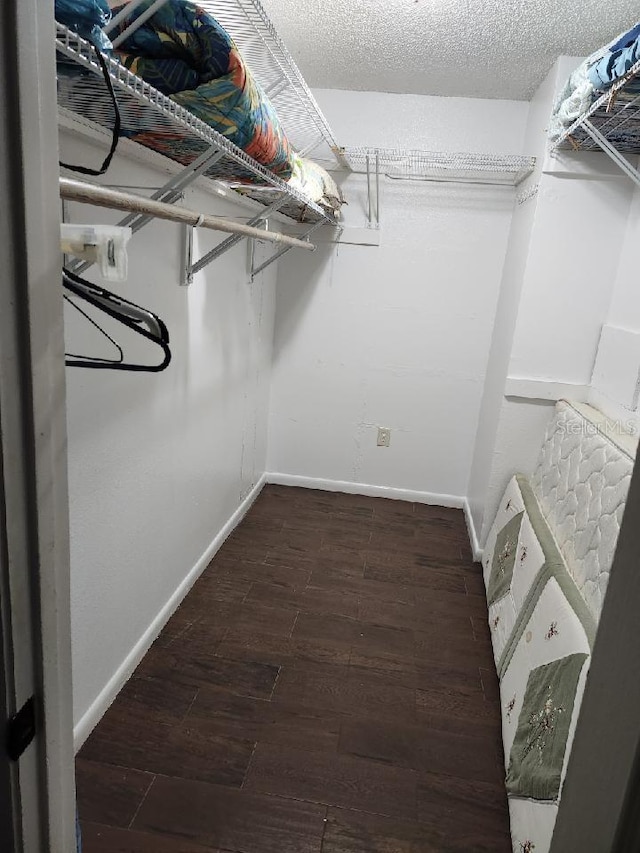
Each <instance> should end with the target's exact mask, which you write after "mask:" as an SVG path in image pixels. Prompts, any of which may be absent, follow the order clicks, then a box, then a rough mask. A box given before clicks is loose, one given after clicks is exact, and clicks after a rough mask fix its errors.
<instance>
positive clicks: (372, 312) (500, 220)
mask: <svg viewBox="0 0 640 853" xmlns="http://www.w3.org/2000/svg"><path fill="white" fill-rule="evenodd" d="M315 94H316V97H317V98H318V101H319V103H320V106H321V108H322V109H323V111H324V112H325V114H326V116H327V118H328V121H329V123H330V124H331V126H332V128H333V130H334V132H335V134H336V136H337V138H338V139H339V140H340V142H341V144H344V145H346V146H380V147H401V148H405V149H407V148H422V149H426V150H432V151H437V150H442V151H447V150H450V151H453V150H469V149H471V150H473V151H477V152H483V153H485V152H501V153H519V152H520V151H521V149H522V135H523V131H524V125H525V120H526V113H527V104H524V103H519V102H500V101H473V100H468V99H456V98H431V97H420V96H404V95H387V94H379V93H360V92H358V93H353V92H345V91H326V90H324V91H318V92H316V93H315ZM344 189H345V192H346V194H347V197H348V200H349V206H348V207H347V208H346V216H347V223H348V224H349V225H356V224H357V225H363V224H364V209H365V193H364V182H363V179H362V178H361V177H359V176H354V177H351V178H349V179H348V181H347V182H346V183H345V185H344ZM513 202H514V192H513V190H512V189H505V188H498V189H496V188H491V187H477V186H462V185H455V186H454V185H440V184H429V183H404V182H402V183H401V182H394V181H390V180H388V179H386V180H385V179H383V185H382V203H381V215H382V229H381V235H380V246H374V247H371V246H353V245H340V246H339V247H338V249H337V251H335V250H332V249H331V247H329V246H325V247H323V248H322V249H321V250H319V251H318V252H317V253H316V254H315V255H314V256H312V257H311V259H308V258H304V259H303V260H301V259H300V258H299V257H298V256H296V255H294V254H293V253H291V254H289V255H288V256H287V257H286V258H285V259H284V261H283V262H282V263H281V266H280V275H279V280H278V290H277V317H276V329H275V343H274V367H273V385H272V396H271V417H270V440H269V448H270V449H269V460H268V467H269V470H270V471H272V472H277V473H279V474H286V475H297V476H301V477H305V478H312V479H320V480H333V481H340V482H343V481H344V482H349V483H364V484H368V485H372V486H379V487H387V488H389V487H390V488H395V489H401V490H411V491H417V492H422V493H428V494H429V495H431V496H440V498H441V499H443V498H442V496H445V497H444V499H447V496H449V497H452V498H453V499H454V500H455V501H457V502H459V501H460V500H461V499H462V497H463V496H464V495H465V494H466V486H467V481H468V477H469V467H470V462H471V452H472V447H473V438H474V435H475V429H476V424H477V417H478V409H479V404H480V398H481V394H482V387H483V381H484V373H485V366H486V361H487V355H488V349H489V342H490V338H491V330H492V326H493V316H494V312H495V305H496V299H497V294H498V287H499V283H500V279H501V275H502V265H503V261H504V255H505V251H506V243H507V236H508V232H509V224H510V220H511V215H512V210H513ZM309 261H310V262H309ZM310 265H311V268H312V269H311V274H309V270H310ZM377 426H384V427H390V428H391V430H392V435H391V447H390V448H388V449H387V448H377V447H376V428H377Z"/></svg>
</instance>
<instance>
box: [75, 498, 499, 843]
mask: <svg viewBox="0 0 640 853" xmlns="http://www.w3.org/2000/svg"><path fill="white" fill-rule="evenodd" d="M503 777H504V769H503V763H502V751H501V741H500V709H499V699H498V691H497V682H496V676H495V670H494V667H493V659H492V655H491V644H490V638H489V632H488V628H487V620H486V604H485V598H484V595H483V586H482V578H481V574H480V567H479V566H478V565H477V564H474V563H473V561H472V559H471V554H470V551H469V545H468V539H467V533H466V529H465V523H464V518H463V515H462V513H461V512H460V511H458V510H451V509H443V508H439V507H428V506H424V505H421V504H411V503H405V502H399V501H387V500H384V499H380V498H366V497H361V496H356V495H345V494H338V493H329V492H317V491H311V490H304V489H296V488H286V487H281V486H267V487H266V488H265V489H264V491H263V492H262V494H261V495H260V497H259V498H258V500H257V501H256V503H255V504H254V506H253V508H252V509H251V511H250V512H249V514H248V515H247V516H246V518H245V520H244V521H243V522H242V524H241V525H240V526H239V527H238V528H237V530H236V531H235V532H234V533H233V534H232V536H231V537H230V538H229V539H228V540H227V542H226V543H225V544H224V546H223V547H222V549H221V550H220V551H219V552H218V554H217V555H216V557H215V559H214V560H213V561H212V562H211V564H210V566H209V567H208V568H207V570H206V571H205V573H204V574H203V575H202V577H201V578H200V579H199V580H198V582H197V583H196V585H195V587H194V588H193V590H192V591H191V592H190V594H189V595H188V596H187V598H186V599H185V601H184V602H183V604H182V605H181V607H180V608H179V609H178V611H177V612H176V613H175V614H174V616H173V617H172V618H171V619H170V621H169V623H168V624H167V626H166V627H165V630H164V631H163V633H162V635H161V636H160V637H159V638H158V639H157V641H156V642H155V643H154V645H153V647H152V648H151V649H150V651H149V653H148V654H147V656H146V657H145V659H144V660H143V662H142V663H141V664H140V666H139V667H138V669H137V670H136V672H135V674H134V677H133V678H132V679H131V680H130V682H129V683H128V684H127V685H126V687H125V688H124V689H123V690H122V692H121V694H120V695H119V697H118V698H117V700H116V702H115V703H114V704H113V705H112V707H111V708H110V709H109V711H108V712H107V714H106V715H105V717H104V718H103V720H102V721H101V722H100V724H99V725H98V727H97V728H96V729H95V731H94V732H93V734H92V735H91V737H90V738H89V740H88V741H87V743H86V744H85V746H84V747H83V749H82V750H81V752H80V754H79V756H78V758H77V784H78V804H79V811H80V817H81V822H82V828H83V844H84V853H221V851H225V853H227V851H228V852H229V853H462V852H463V851H464V853H502V852H503V851H504V853H507V851H510V850H511V844H510V840H509V828H508V812H507V802H506V796H505V792H504V785H503Z"/></svg>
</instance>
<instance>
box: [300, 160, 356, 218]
mask: <svg viewBox="0 0 640 853" xmlns="http://www.w3.org/2000/svg"><path fill="white" fill-rule="evenodd" d="M289 186H292V187H293V188H294V189H296V190H298V192H300V193H302V195H305V196H307V198H310V199H311V201H315V202H316V204H319V205H320V207H322V208H324V209H325V210H326V211H328V212H329V213H332V214H334V215H336V216H337V215H339V213H340V208H341V207H342V205H343V204H344V196H343V195H342V190H341V189H340V188H339V187H338V185H337V184H336V182H335V181H334V180H333V178H332V177H331V175H330V174H329V173H328V172H327V170H326V169H323V168H322V166H320V165H318V163H314V161H313V160H308V159H307V158H306V157H300V156H299V155H298V154H294V157H293V175H292V176H291V178H290V179H289Z"/></svg>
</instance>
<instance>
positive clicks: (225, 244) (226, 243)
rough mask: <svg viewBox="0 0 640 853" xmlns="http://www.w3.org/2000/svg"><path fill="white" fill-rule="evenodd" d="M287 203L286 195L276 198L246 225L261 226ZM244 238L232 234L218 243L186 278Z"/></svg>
mask: <svg viewBox="0 0 640 853" xmlns="http://www.w3.org/2000/svg"><path fill="white" fill-rule="evenodd" d="M286 201H287V195H286V194H284V195H282V196H280V198H277V199H276V200H275V201H274V202H273V204H270V205H269V206H268V207H265V209H264V210H261V211H260V213H258V215H257V216H254V217H253V219H250V220H249V221H248V222H247V225H251V226H253V227H256V226H259V225H261V224H262V221H263V220H264V219H266V218H267V217H268V216H269V215H270V214H272V213H275V212H276V210H278V209H279V208H281V207H282V205H283V204H285V202H286ZM244 239H245V238H244V237H243V236H242V235H241V234H234V235H232V236H231V237H227V239H226V240H223V241H222V243H219V244H218V245H217V246H216V247H215V248H214V249H212V250H211V251H210V252H207V254H206V255H203V257H201V258H200V260H199V261H196V262H195V264H193V265H192V266H191V269H190V270H189V272H188V276H189V275H190V276H191V278H193V276H194V275H195V274H196V273H197V272H200V270H201V269H204V267H206V266H208V265H209V264H210V263H211V261H215V259H216V258H219V257H220V255H224V253H225V252H228V251H229V249H231V248H232V247H233V246H235V245H236V244H237V243H239V242H240V241H241V240H244Z"/></svg>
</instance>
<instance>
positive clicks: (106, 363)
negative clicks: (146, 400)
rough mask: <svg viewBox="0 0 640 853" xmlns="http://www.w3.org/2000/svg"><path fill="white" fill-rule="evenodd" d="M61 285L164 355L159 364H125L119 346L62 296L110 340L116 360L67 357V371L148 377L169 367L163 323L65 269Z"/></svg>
mask: <svg viewBox="0 0 640 853" xmlns="http://www.w3.org/2000/svg"><path fill="white" fill-rule="evenodd" d="M62 285H63V287H64V288H65V289H66V290H68V291H70V292H71V293H72V294H73V295H74V296H75V297H77V298H79V299H83V300H84V301H85V302H88V303H89V304H90V305H92V306H93V307H94V308H97V309H98V310H99V311H103V312H104V313H105V314H108V315H109V316H110V317H112V318H113V319H114V320H117V321H118V322H119V323H122V324H123V325H124V326H126V327H127V328H128V329H131V330H132V331H133V332H135V333H136V334H138V335H141V336H142V337H143V338H146V339H147V340H149V341H151V342H152V343H154V344H156V345H157V346H159V347H160V349H161V350H162V352H163V358H162V361H160V362H159V363H158V364H150V365H148V364H136V363H131V362H127V361H125V360H124V352H123V350H122V347H121V346H120V344H119V343H118V342H117V341H116V340H115V339H114V338H112V337H111V335H110V334H109V333H108V332H106V331H105V330H104V329H103V328H102V327H101V326H100V325H99V323H97V322H96V321H95V320H94V319H93V318H92V317H90V316H89V315H88V314H87V313H86V312H85V311H84V310H83V309H82V308H81V307H80V306H79V305H77V304H76V303H75V301H73V300H72V299H70V297H69V296H67V295H66V294H65V299H66V300H67V301H68V302H69V304H71V305H72V306H73V307H74V308H75V309H76V310H77V311H79V312H80V313H81V314H82V315H83V316H84V317H86V318H87V319H88V320H89V322H90V323H91V324H92V325H94V326H95V327H96V328H97V329H98V331H99V332H100V334H102V335H103V336H104V337H105V338H107V340H109V341H110V342H111V343H112V344H113V345H114V346H115V348H116V349H117V351H118V356H117V358H97V357H95V356H88V355H78V354H76V353H66V354H65V355H66V357H65V364H66V365H67V367H88V368H92V369H94V370H97V369H111V370H134V371H141V372H149V373H159V372H160V371H161V370H164V369H165V367H167V366H168V365H169V362H170V361H171V350H170V349H169V332H168V331H167V327H166V326H165V324H164V323H163V322H162V320H161V319H160V318H159V317H158V316H157V315H156V314H154V313H153V312H151V311H148V310H147V309H146V308H141V307H140V306H139V305H135V304H134V303H133V302H129V301H128V300H127V299H123V297H122V296H117V295H116V294H115V293H111V292H110V291H108V290H105V289H104V287H100V286H99V285H97V284H92V283H91V282H89V281H85V280H84V279H83V278H80V277H79V276H77V275H74V273H72V272H70V271H69V270H67V269H63V270H62Z"/></svg>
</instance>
